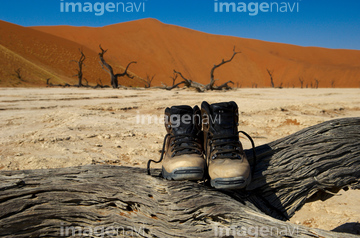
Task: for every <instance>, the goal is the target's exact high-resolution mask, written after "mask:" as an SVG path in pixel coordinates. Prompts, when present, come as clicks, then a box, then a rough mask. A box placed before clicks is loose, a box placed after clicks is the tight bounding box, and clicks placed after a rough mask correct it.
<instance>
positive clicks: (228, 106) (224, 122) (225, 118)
mask: <svg viewBox="0 0 360 238" xmlns="http://www.w3.org/2000/svg"><path fill="white" fill-rule="evenodd" d="M210 107H211V111H212V113H211V118H210V120H211V122H210V124H212V127H213V129H214V130H213V133H214V135H222V136H231V135H237V121H236V119H235V118H236V115H235V114H236V109H237V106H236V104H235V105H234V103H231V102H227V103H216V104H212V105H211V106H210Z"/></svg>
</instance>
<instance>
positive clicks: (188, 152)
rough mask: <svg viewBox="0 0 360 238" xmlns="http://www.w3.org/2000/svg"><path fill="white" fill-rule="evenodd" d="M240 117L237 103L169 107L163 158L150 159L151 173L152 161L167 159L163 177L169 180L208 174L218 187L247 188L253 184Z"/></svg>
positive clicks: (164, 163)
mask: <svg viewBox="0 0 360 238" xmlns="http://www.w3.org/2000/svg"><path fill="white" fill-rule="evenodd" d="M238 120H239V114H238V106H237V104H236V103H235V102H224V103H215V104H211V105H209V104H208V103H207V102H203V103H202V104H201V109H200V108H199V107H198V106H195V107H194V108H192V107H190V106H173V107H171V108H166V109H165V127H166V131H167V135H166V137H165V139H164V144H163V150H162V154H161V158H160V160H159V161H153V160H150V161H149V162H148V173H149V174H150V163H151V162H155V163H160V162H161V161H162V160H163V163H162V176H163V177H164V178H166V179H169V180H201V179H204V178H205V177H208V178H210V183H211V186H212V187H214V188H217V189H242V188H245V187H246V186H247V185H248V184H249V183H250V180H251V171H250V165H249V162H248V160H247V158H246V156H245V153H244V151H243V148H242V144H241V142H240V140H239V135H238V134H239V131H238ZM242 133H244V132H242ZM244 134H245V135H246V136H247V137H248V138H249V136H248V135H247V134H246V133H244ZM249 139H250V140H251V138H249ZM251 142H252V143H253V141H252V140H251Z"/></svg>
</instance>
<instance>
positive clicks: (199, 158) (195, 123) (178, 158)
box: [162, 106, 206, 180]
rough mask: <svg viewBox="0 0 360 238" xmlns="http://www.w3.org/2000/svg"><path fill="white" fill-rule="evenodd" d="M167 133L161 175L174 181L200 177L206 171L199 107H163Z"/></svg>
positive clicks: (198, 178)
mask: <svg viewBox="0 0 360 238" xmlns="http://www.w3.org/2000/svg"><path fill="white" fill-rule="evenodd" d="M165 127H166V130H167V133H168V136H167V139H166V142H165V143H166V144H165V155H164V159H163V164H162V168H163V171H162V174H163V176H164V177H165V178H167V179H173V180H185V179H186V180H200V179H202V178H203V176H204V172H205V165H206V163H205V159H204V156H203V147H202V131H201V114H200V109H199V107H198V106H195V107H194V108H191V107H190V106H173V107H171V108H166V109H165Z"/></svg>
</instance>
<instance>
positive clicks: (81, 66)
mask: <svg viewBox="0 0 360 238" xmlns="http://www.w3.org/2000/svg"><path fill="white" fill-rule="evenodd" d="M79 51H80V54H81V56H80V59H79V60H78V61H76V60H72V61H70V62H75V63H76V64H77V65H78V67H79V68H78V69H77V72H78V73H77V74H75V75H74V76H77V77H78V87H81V86H83V84H82V79H83V66H84V61H85V59H86V57H85V55H84V52H83V51H82V50H81V49H79Z"/></svg>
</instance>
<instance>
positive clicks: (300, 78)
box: [299, 77, 304, 88]
mask: <svg viewBox="0 0 360 238" xmlns="http://www.w3.org/2000/svg"><path fill="white" fill-rule="evenodd" d="M299 81H300V87H301V88H303V86H304V78H303V77H299Z"/></svg>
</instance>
